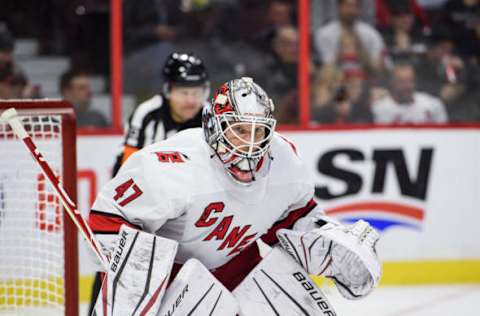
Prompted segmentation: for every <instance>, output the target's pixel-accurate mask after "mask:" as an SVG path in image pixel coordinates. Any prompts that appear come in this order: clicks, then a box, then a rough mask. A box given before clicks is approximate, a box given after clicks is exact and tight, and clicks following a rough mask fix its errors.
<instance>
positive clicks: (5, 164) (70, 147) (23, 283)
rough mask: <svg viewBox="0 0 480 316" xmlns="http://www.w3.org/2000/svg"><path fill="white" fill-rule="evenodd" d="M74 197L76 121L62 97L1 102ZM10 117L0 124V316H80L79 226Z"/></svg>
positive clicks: (2, 109)
mask: <svg viewBox="0 0 480 316" xmlns="http://www.w3.org/2000/svg"><path fill="white" fill-rule="evenodd" d="M11 107H14V108H15V109H16V110H17V112H18V114H19V117H20V120H21V122H22V124H23V125H24V127H25V128H26V130H27V132H28V133H29V134H30V135H31V136H32V138H33V139H34V141H35V142H36V143H37V144H38V147H39V149H40V150H41V151H42V153H44V155H45V157H46V159H48V161H49V162H51V164H52V167H53V168H54V169H55V171H56V173H57V174H58V175H59V176H60V177H61V181H62V184H63V186H64V188H65V190H66V192H67V193H68V195H69V196H70V197H71V198H72V199H73V200H74V201H75V200H76V192H77V190H76V177H77V175H76V173H77V171H76V124H75V113H74V110H73V108H72V106H71V105H70V104H69V103H67V102H65V101H60V100H8V101H0V113H2V112H3V111H4V110H6V109H8V108H11ZM23 146H24V145H23V144H22V143H21V141H19V140H18V139H15V136H14V134H13V131H12V130H11V129H10V127H9V126H8V123H7V122H0V153H1V155H2V158H1V159H0V315H19V314H21V315H30V313H31V315H43V313H44V314H45V315H69V316H70V315H72V316H77V315H78V310H79V300H78V246H77V231H76V228H75V225H74V224H73V223H72V221H71V220H70V218H69V216H68V215H67V214H66V212H64V211H63V206H62V204H61V203H60V201H59V200H58V197H56V195H55V193H54V192H53V190H52V188H51V187H50V185H49V184H48V182H47V181H46V179H45V177H44V176H43V175H42V173H41V171H40V168H39V167H38V166H37V165H36V163H35V162H34V161H33V159H32V157H30V154H29V153H28V151H27V150H25V148H23Z"/></svg>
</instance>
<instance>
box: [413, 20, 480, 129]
mask: <svg viewBox="0 0 480 316" xmlns="http://www.w3.org/2000/svg"><path fill="white" fill-rule="evenodd" d="M434 31H435V32H434V34H433V35H432V36H431V38H430V43H429V49H428V51H427V54H426V56H425V58H422V59H421V60H420V61H419V62H418V63H417V65H416V72H417V74H418V75H417V79H418V85H417V86H418V89H419V90H421V91H425V92H427V93H430V94H432V95H435V96H438V97H439V98H440V99H441V100H442V101H443V103H444V104H445V106H446V108H447V112H448V114H449V118H450V121H453V122H462V121H472V120H474V119H478V118H479V115H478V111H479V110H478V108H479V106H480V105H479V104H478V103H479V102H478V100H479V99H478V86H479V84H480V69H479V66H478V65H477V64H476V63H475V62H474V61H472V60H471V59H469V58H462V57H461V56H460V55H458V54H457V52H456V51H457V48H456V45H455V40H454V38H453V35H452V34H451V33H450V32H449V30H442V29H439V28H437V29H435V30H434Z"/></svg>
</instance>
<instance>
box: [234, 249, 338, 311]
mask: <svg viewBox="0 0 480 316" xmlns="http://www.w3.org/2000/svg"><path fill="white" fill-rule="evenodd" d="M233 295H234V296H235V298H236V299H237V301H238V304H239V305H240V308H241V311H240V315H242V316H252V315H262V316H270V315H272V316H278V315H282V316H283V315H285V316H297V315H298V316H305V315H323V316H334V315H337V314H336V313H335V311H334V310H333V308H332V306H331V304H330V303H329V302H328V300H327V298H326V297H325V295H324V294H323V293H322V292H321V291H320V289H319V288H318V287H317V286H316V285H315V283H314V282H313V281H312V280H311V279H310V277H309V276H308V274H307V272H305V270H304V269H303V267H302V266H300V265H299V264H298V263H297V262H296V261H295V260H294V259H293V258H292V257H291V256H290V255H289V254H288V253H287V252H285V251H284V250H283V249H280V248H273V249H272V251H271V252H270V253H269V254H268V255H267V256H266V257H265V258H264V259H263V260H262V261H261V262H260V263H259V264H258V265H257V266H256V267H255V269H253V270H252V271H251V272H250V274H249V275H248V276H247V277H246V278H245V279H244V280H243V281H242V283H240V285H239V286H238V287H237V288H236V289H235V290H234V291H233Z"/></svg>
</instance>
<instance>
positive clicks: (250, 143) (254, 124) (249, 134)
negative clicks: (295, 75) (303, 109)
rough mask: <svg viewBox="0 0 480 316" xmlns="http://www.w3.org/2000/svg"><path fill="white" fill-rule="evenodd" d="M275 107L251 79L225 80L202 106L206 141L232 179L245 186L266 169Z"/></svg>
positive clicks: (268, 163)
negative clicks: (206, 104) (205, 104)
mask: <svg viewBox="0 0 480 316" xmlns="http://www.w3.org/2000/svg"><path fill="white" fill-rule="evenodd" d="M273 109H274V106H273V102H272V100H271V99H270V98H269V97H268V96H267V94H266V93H265V91H264V90H263V89H262V88H261V87H260V86H259V85H257V84H256V83H254V82H253V80H252V79H251V78H246V77H244V78H241V79H234V80H231V81H229V82H227V83H224V84H223V85H222V86H221V87H220V88H219V89H218V90H217V91H216V92H215V94H214V97H213V99H212V102H211V104H209V105H208V106H205V107H204V109H203V117H202V121H203V122H202V123H203V129H204V132H205V138H206V141H207V143H208V144H209V145H210V147H212V149H213V150H214V151H215V154H216V155H217V156H218V158H219V159H220V160H221V162H222V163H223V165H224V167H225V169H226V170H227V172H228V173H229V175H231V176H232V178H233V179H234V180H235V181H236V182H238V183H241V184H245V185H248V184H250V183H251V182H252V181H255V180H256V179H258V177H259V176H263V175H265V174H266V173H267V172H268V169H269V165H270V158H271V157H270V142H271V140H272V137H273V133H274V130H275V124H276V120H275V119H274V118H273V116H272V112H273Z"/></svg>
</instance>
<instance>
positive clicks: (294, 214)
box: [260, 199, 317, 246]
mask: <svg viewBox="0 0 480 316" xmlns="http://www.w3.org/2000/svg"><path fill="white" fill-rule="evenodd" d="M316 205H317V202H315V200H314V199H311V200H310V201H308V203H307V205H305V206H304V207H301V208H298V209H296V210H293V211H291V212H290V213H289V214H288V215H287V217H285V218H283V219H281V220H279V221H277V222H275V223H274V224H273V225H272V227H271V228H270V229H269V230H268V232H267V233H266V234H264V235H263V236H262V237H260V238H261V239H262V240H263V241H264V242H265V243H266V244H268V245H270V246H272V245H274V244H276V243H277V242H278V239H277V235H276V232H277V230H279V229H281V228H286V229H292V227H293V225H294V224H295V222H296V221H298V220H299V219H300V218H302V217H304V216H305V215H307V214H308V213H310V211H311V210H313V208H314V207H315V206H316Z"/></svg>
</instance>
